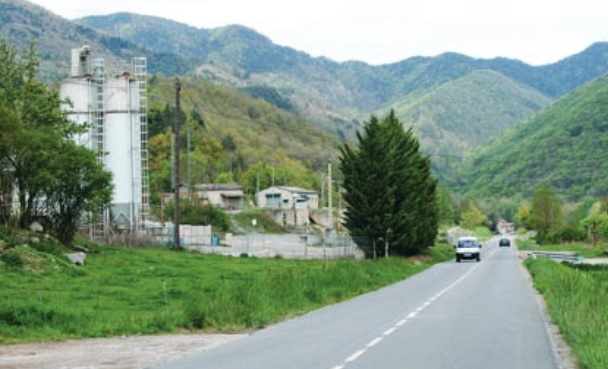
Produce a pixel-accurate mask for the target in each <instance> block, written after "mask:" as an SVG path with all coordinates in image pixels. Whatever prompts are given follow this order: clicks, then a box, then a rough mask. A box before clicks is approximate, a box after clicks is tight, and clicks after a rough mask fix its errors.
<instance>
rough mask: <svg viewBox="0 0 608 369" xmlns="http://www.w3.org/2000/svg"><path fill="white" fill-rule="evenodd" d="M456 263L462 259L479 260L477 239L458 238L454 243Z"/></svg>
mask: <svg viewBox="0 0 608 369" xmlns="http://www.w3.org/2000/svg"><path fill="white" fill-rule="evenodd" d="M454 247H455V248H456V262H458V263H460V260H462V259H471V260H473V259H474V260H477V261H478V262H479V261H480V260H481V243H479V240H478V239H477V237H472V236H467V237H460V238H459V239H458V241H457V242H456V246H454Z"/></svg>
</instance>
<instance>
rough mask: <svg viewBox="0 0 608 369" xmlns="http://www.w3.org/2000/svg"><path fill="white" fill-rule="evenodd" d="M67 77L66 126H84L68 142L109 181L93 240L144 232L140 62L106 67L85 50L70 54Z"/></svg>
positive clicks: (63, 90)
mask: <svg viewBox="0 0 608 369" xmlns="http://www.w3.org/2000/svg"><path fill="white" fill-rule="evenodd" d="M71 56H72V60H71V69H70V76H69V78H68V79H66V80H65V81H64V82H63V83H62V84H61V89H60V96H61V98H62V99H69V101H70V102H71V104H64V105H63V106H62V109H63V110H64V111H66V112H67V114H68V117H69V119H70V120H72V121H74V122H76V123H78V124H82V125H86V126H87V130H86V132H85V133H82V134H80V135H78V136H76V137H74V140H75V141H76V142H78V143H79V144H81V145H83V146H85V147H88V148H90V149H91V150H93V151H94V152H96V154H97V158H98V160H99V162H100V163H102V164H103V166H104V168H105V169H106V170H108V171H110V172H112V175H113V184H114V192H113V201H112V204H111V206H110V208H109V209H100V211H99V214H98V215H99V216H98V217H97V220H96V221H95V222H94V223H95V224H93V225H92V226H93V227H92V228H91V229H92V232H93V236H101V235H103V234H107V232H109V231H110V230H120V231H132V232H137V231H141V230H144V229H145V223H146V220H147V219H148V213H149V201H148V200H149V192H150V188H149V179H148V120H147V95H146V88H147V85H146V78H147V66H146V59H145V58H134V59H132V60H131V62H130V63H118V62H113V63H108V65H106V63H105V61H104V59H102V58H94V59H93V58H91V49H90V47H89V46H83V47H81V48H77V49H72V55H71Z"/></svg>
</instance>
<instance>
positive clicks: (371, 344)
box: [331, 250, 495, 369]
mask: <svg viewBox="0 0 608 369" xmlns="http://www.w3.org/2000/svg"><path fill="white" fill-rule="evenodd" d="M494 251H495V250H493V251H492V252H490V253H489V254H488V255H487V256H486V259H487V258H489V257H490V256H492V254H494ZM479 265H480V264H479V263H478V264H476V265H475V266H474V267H472V268H471V269H469V270H468V271H467V272H466V273H465V274H463V275H462V276H461V277H460V278H458V279H457V280H456V281H454V282H453V283H452V284H450V285H449V286H447V287H446V288H444V289H443V290H441V291H439V292H438V293H437V294H435V295H434V296H432V297H431V298H429V299H428V300H427V301H425V302H424V303H422V304H421V305H420V306H418V307H416V308H415V309H414V311H412V312H410V313H409V314H408V315H407V317H406V318H404V319H401V320H399V321H398V322H397V323H396V324H395V325H394V326H392V327H390V328H389V329H387V330H386V331H384V333H383V334H382V336H379V337H376V338H374V339H373V340H371V341H370V342H369V343H368V344H367V345H366V346H365V348H364V349H362V350H359V351H357V352H355V353H354V354H352V355H350V356H349V357H348V358H346V360H344V362H343V363H342V364H340V365H336V366H334V367H332V368H331V369H344V367H346V365H347V364H348V363H351V362H353V361H355V360H357V359H358V358H359V357H361V355H363V354H365V352H366V351H367V350H368V349H370V348H372V347H374V346H376V345H377V344H378V343H380V342H381V341H382V339H383V338H384V337H386V336H389V335H391V334H392V333H394V332H395V331H396V330H397V328H399V327H401V326H403V325H405V323H407V322H408V320H410V319H413V318H415V317H416V316H417V315H418V313H420V312H422V311H423V310H424V309H426V308H427V307H429V306H430V305H431V304H432V303H433V302H434V301H435V300H437V299H438V298H440V297H441V296H443V295H444V294H445V293H446V292H448V291H449V290H451V289H452V288H454V287H456V286H457V285H458V284H459V283H460V282H462V281H463V280H464V279H465V278H466V277H468V276H469V275H471V273H473V271H474V270H475V269H477V267H478V266H479Z"/></svg>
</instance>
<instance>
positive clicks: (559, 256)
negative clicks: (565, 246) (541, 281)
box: [528, 251, 585, 263]
mask: <svg viewBox="0 0 608 369" xmlns="http://www.w3.org/2000/svg"><path fill="white" fill-rule="evenodd" d="M528 257H532V258H537V257H542V258H547V259H551V260H555V261H560V262H561V261H568V262H572V263H582V262H583V261H584V260H585V258H584V257H582V256H577V255H574V254H570V253H563V252H545V251H532V252H530V253H529V254H528Z"/></svg>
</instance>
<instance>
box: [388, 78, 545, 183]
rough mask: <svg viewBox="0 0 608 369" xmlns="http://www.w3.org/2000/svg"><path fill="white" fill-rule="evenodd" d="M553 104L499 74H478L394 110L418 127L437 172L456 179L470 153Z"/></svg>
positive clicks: (528, 88)
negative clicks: (470, 149)
mask: <svg viewBox="0 0 608 369" xmlns="http://www.w3.org/2000/svg"><path fill="white" fill-rule="evenodd" d="M550 103H551V99H549V98H548V97H546V96H545V95H542V94H541V93H539V92H538V91H537V90H534V89H532V88H530V87H528V86H526V85H523V84H521V83H517V82H515V81H514V80H512V79H509V78H507V77H505V76H504V75H502V74H500V73H497V72H494V71H491V70H477V71H473V72H471V73H470V74H468V75H466V76H464V77H461V78H458V79H455V80H453V81H450V82H447V83H445V84H443V85H441V86H440V87H438V88H436V89H434V90H432V91H431V92H429V93H427V94H425V95H423V96H421V97H420V98H418V99H416V100H413V101H411V102H409V103H407V104H402V105H398V106H396V107H395V110H396V112H397V114H398V115H399V116H401V117H404V121H405V123H406V124H407V125H411V126H412V127H414V129H415V132H416V134H417V136H418V137H420V141H421V144H422V147H424V148H425V150H424V151H425V153H426V154H427V155H431V157H432V161H433V163H434V166H435V169H436V170H435V172H436V173H437V174H439V175H440V176H441V178H442V179H444V180H450V179H452V180H453V179H454V178H455V176H456V175H457V173H456V172H455V171H456V169H457V168H458V167H459V166H460V165H461V164H462V156H463V153H465V152H466V151H467V150H468V149H469V148H474V147H477V146H479V145H480V143H486V142H488V141H489V140H491V139H492V138H495V137H496V136H498V135H500V134H501V133H502V132H504V131H505V130H506V129H508V128H510V127H514V126H516V125H517V124H518V123H520V122H521V121H523V120H525V119H526V118H527V117H529V116H531V115H532V114H534V113H535V112H536V111H538V110H540V109H542V108H544V107H546V106H548V105H549V104H550ZM438 143H440V144H438Z"/></svg>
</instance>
